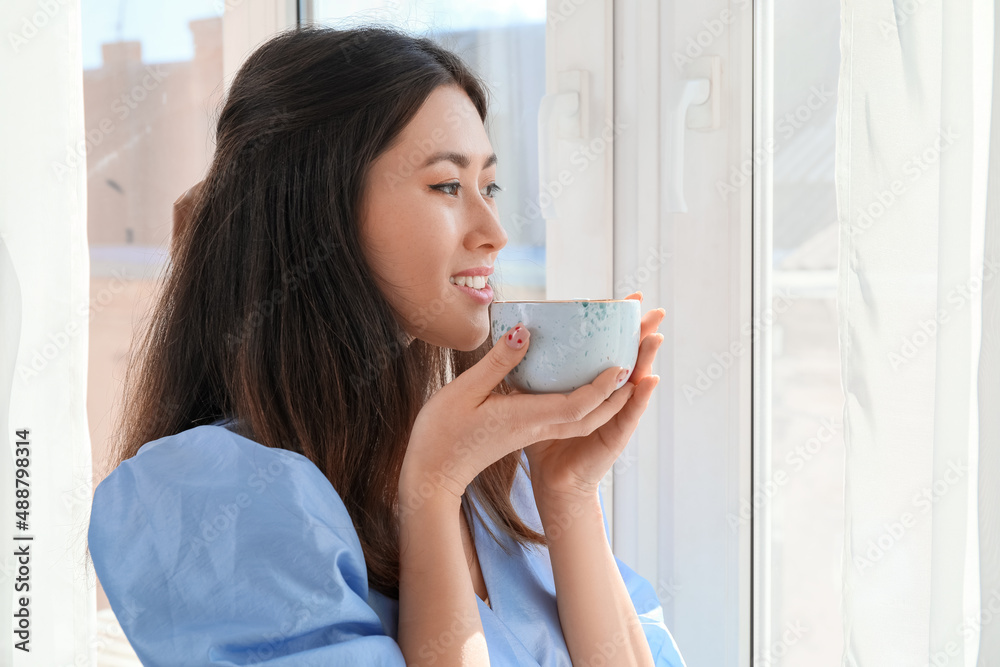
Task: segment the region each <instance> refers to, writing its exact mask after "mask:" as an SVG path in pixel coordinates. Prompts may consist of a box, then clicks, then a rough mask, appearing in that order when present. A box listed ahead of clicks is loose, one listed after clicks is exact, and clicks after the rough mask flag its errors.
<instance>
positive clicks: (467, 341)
mask: <svg viewBox="0 0 1000 667" xmlns="http://www.w3.org/2000/svg"><path fill="white" fill-rule="evenodd" d="M489 338H490V332H489V330H488V329H487V330H486V331H482V332H478V333H475V334H474V335H472V336H471V337H467V338H463V339H462V340H459V341H455V345H453V346H452V347H453V348H454V349H456V350H461V351H462V352H472V351H473V350H477V349H479V346H480V345H482V344H483V343H485V342H486V341H488V340H489Z"/></svg>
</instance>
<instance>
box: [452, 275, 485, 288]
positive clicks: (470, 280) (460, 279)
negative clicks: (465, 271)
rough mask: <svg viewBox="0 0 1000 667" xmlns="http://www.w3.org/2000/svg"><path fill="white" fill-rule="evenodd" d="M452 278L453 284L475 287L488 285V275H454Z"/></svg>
mask: <svg viewBox="0 0 1000 667" xmlns="http://www.w3.org/2000/svg"><path fill="white" fill-rule="evenodd" d="M450 280H451V282H452V284H454V285H461V286H463V287H472V288H474V289H483V288H484V287H486V276H452V277H451V278H450Z"/></svg>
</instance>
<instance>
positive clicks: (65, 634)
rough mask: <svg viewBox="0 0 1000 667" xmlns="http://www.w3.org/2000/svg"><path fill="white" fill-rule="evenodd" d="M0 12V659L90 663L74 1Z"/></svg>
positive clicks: (22, 2)
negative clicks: (0, 21)
mask: <svg viewBox="0 0 1000 667" xmlns="http://www.w3.org/2000/svg"><path fill="white" fill-rule="evenodd" d="M3 15H4V17H5V19H6V21H5V22H4V25H5V30H4V31H3V47H2V48H0V91H2V100H3V103H2V104H0V146H3V151H4V154H3V158H2V159H0V433H2V438H3V448H2V452H0V490H2V493H0V516H2V517H3V520H2V521H0V540H2V547H3V551H2V555H0V591H2V593H0V610H2V612H3V616H4V619H5V621H4V628H5V629H4V633H3V639H2V641H0V664H2V665H11V666H12V667H17V666H19V665H81V664H91V665H93V664H96V663H95V658H96V650H95V649H96V646H95V643H94V635H95V630H96V606H97V601H96V582H95V579H94V575H93V569H92V568H90V567H89V563H88V561H87V558H86V531H87V525H88V519H89V511H90V498H91V488H92V480H91V450H90V436H89V431H88V425H87V414H86V389H87V345H88V331H87V326H88V322H89V312H90V311H89V303H88V297H89V287H90V282H89V281H90V261H89V256H88V248H87V228H86V211H87V209H86V201H87V200H86V136H85V132H84V114H83V76H82V54H81V26H80V7H79V0H59V2H36V1H35V0H6V1H5V2H4V5H3ZM24 430H27V432H23V431H24ZM19 432H20V433H19ZM23 436H27V437H26V438H23ZM23 442H27V443H28V444H27V446H25V445H24V444H22V443H23ZM18 471H22V472H18ZM18 503H20V504H18ZM22 521H23V523H20V522H22ZM22 649H24V650H22Z"/></svg>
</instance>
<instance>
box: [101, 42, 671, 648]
mask: <svg viewBox="0 0 1000 667" xmlns="http://www.w3.org/2000/svg"><path fill="white" fill-rule="evenodd" d="M486 111H487V99H486V92H485V90H484V87H483V84H482V83H481V82H480V81H479V80H478V79H477V78H476V76H475V75H474V74H473V73H472V72H470V71H469V70H468V69H467V68H466V66H465V65H464V64H463V63H462V62H461V61H460V60H459V59H458V58H457V57H456V56H455V55H453V54H452V53H449V52H448V51H446V50H443V49H441V48H440V47H438V46H435V45H434V44H433V43H432V42H430V41H429V40H426V39H418V38H413V37H410V36H407V35H405V34H402V33H399V32H396V31H394V30H391V29H385V28H378V27H369V28H359V29H356V30H349V31H337V30H332V29H322V28H303V29H296V30H293V31H289V32H286V33H282V34H281V35H279V36H277V37H275V38H274V39H272V40H271V41H269V42H268V43H266V44H264V45H263V46H261V47H260V48H259V49H258V50H257V51H256V52H255V53H253V54H252V55H251V56H250V57H249V59H248V60H247V61H246V63H245V64H244V65H243V67H242V68H241V69H240V71H239V73H238V74H237V76H236V78H235V79H234V81H233V83H232V86H231V89H230V91H229V96H228V99H227V100H226V102H225V105H224V108H223V109H222V111H221V114H220V117H219V120H218V126H217V137H216V141H217V148H216V153H215V157H214V161H213V163H212V165H211V168H210V170H209V172H208V175H207V177H206V179H205V180H204V181H203V183H202V184H200V186H199V187H198V188H197V190H196V191H195V192H194V193H193V198H192V205H191V207H190V211H189V215H182V216H180V218H181V219H180V223H182V224H179V225H178V228H177V229H176V230H175V239H174V242H173V248H172V261H171V267H170V271H169V273H168V275H167V277H166V279H165V282H164V284H163V288H162V295H161V297H160V300H159V302H158V303H157V305H156V308H155V310H154V312H153V314H152V317H151V321H150V323H149V327H148V330H147V332H146V335H145V337H144V338H143V339H142V340H141V346H140V348H139V356H138V357H137V359H136V360H135V361H134V362H133V363H132V364H131V366H130V369H129V372H128V375H127V377H126V393H125V403H124V409H123V414H124V420H123V423H122V424H121V425H120V428H119V431H118V433H117V438H116V445H115V447H116V449H115V451H114V456H113V457H112V460H111V461H110V467H111V468H113V470H112V472H110V474H108V475H107V477H106V478H105V479H104V480H103V481H102V482H101V484H100V485H99V486H98V488H97V489H96V491H95V493H94V501H93V508H92V515H91V522H90V530H89V549H90V553H91V555H92V558H93V562H94V567H95V570H96V573H97V575H98V577H99V578H100V580H101V582H102V584H103V587H104V590H105V592H106V593H107V595H108V599H109V601H110V602H111V606H112V608H113V610H114V612H115V614H116V616H117V617H118V619H119V621H120V623H121V625H122V627H123V629H124V631H125V634H126V636H127V637H128V639H129V641H130V642H131V644H132V646H133V648H134V649H135V651H136V653H137V654H138V655H139V657H140V659H141V660H142V661H143V663H144V664H147V665H206V664H211V665H246V664H264V665H271V666H278V665H394V666H396V665H398V666H402V665H404V664H405V665H423V664H426V665H431V664H433V665H459V664H461V665H486V664H492V665H538V666H546V667H555V666H556V665H568V664H570V661H572V664H574V665H670V666H673V667H679V666H680V665H683V664H684V663H683V660H682V659H681V657H680V655H679V653H678V650H677V647H676V645H675V644H674V641H673V639H672V638H671V636H670V633H669V632H668V630H667V628H666V626H665V625H664V623H663V617H662V607H661V606H660V603H659V601H658V599H657V596H656V593H655V591H654V589H653V588H652V586H651V585H650V584H649V582H647V581H645V580H644V579H642V578H640V577H639V576H638V575H636V574H635V572H633V571H632V570H630V569H629V568H628V567H627V566H626V565H625V564H623V563H622V562H621V561H619V560H618V559H617V558H615V557H614V555H613V554H612V552H611V549H610V546H609V543H608V529H607V519H606V518H605V517H604V508H603V503H602V498H601V496H600V491H599V486H598V485H599V482H600V480H601V479H602V478H603V476H604V475H605V473H607V471H608V470H609V469H610V468H611V466H612V464H613V463H614V462H615V460H616V459H617V457H618V456H619V454H620V453H621V452H622V450H623V449H624V447H625V444H626V443H627V441H628V438H629V436H630V435H631V433H632V431H633V430H634V428H635V426H636V423H637V421H638V419H639V417H640V415H641V414H642V412H643V411H644V410H645V408H646V404H647V403H648V401H649V398H650V394H651V392H652V390H653V388H654V387H655V385H656V383H657V380H658V378H657V377H656V376H650V375H649V373H650V369H651V364H652V360H653V357H654V355H655V353H656V350H657V348H658V347H659V345H660V343H661V341H662V339H663V337H662V335H660V334H657V333H655V330H656V328H657V326H658V325H659V323H660V321H661V319H662V317H663V315H664V312H663V310H662V309H656V310H654V311H650V312H647V313H646V314H645V316H644V317H643V321H642V333H641V336H642V342H641V345H640V351H639V358H638V360H637V362H636V368H635V369H634V372H633V373H632V375H631V377H630V378H629V381H628V382H624V384H623V381H622V380H620V379H618V376H619V370H620V369H618V368H611V369H608V370H607V371H605V372H604V373H602V374H600V375H599V376H598V377H597V378H596V379H595V380H594V381H593V383H591V384H589V385H587V386H584V387H581V388H580V389H578V390H576V391H574V392H572V393H569V394H553V395H537V396H536V395H526V394H519V393H517V392H515V391H513V390H512V389H511V387H510V386H509V385H507V383H506V382H504V381H503V379H504V376H505V375H506V374H507V373H508V372H509V371H510V370H511V369H512V368H513V367H514V366H515V365H517V363H518V362H519V361H520V359H521V358H522V357H523V356H524V354H525V351H526V350H527V348H528V346H529V345H530V331H528V330H527V329H526V328H525V327H524V326H521V325H519V326H518V327H516V328H515V329H513V330H512V331H510V332H508V334H507V335H505V336H504V338H503V342H502V343H501V344H498V345H496V346H493V345H492V344H491V340H490V323H489V317H488V303H489V301H490V297H491V295H492V286H491V285H490V283H491V282H492V281H491V280H490V279H489V276H490V274H491V272H492V268H493V264H494V262H495V260H496V258H497V254H498V253H499V252H500V249H501V248H503V247H504V245H505V244H506V242H507V235H506V233H505V232H504V230H503V228H502V227H501V226H500V222H499V216H498V213H497V203H496V201H495V195H496V191H497V190H498V189H499V188H498V186H497V185H496V183H495V182H494V177H495V170H496V156H495V155H494V153H493V150H492V148H491V145H490V142H489V140H488V138H487V133H486V130H485V126H484V123H485V121H486V117H487V116H486ZM181 204H183V202H182V203H181ZM460 275H484V276H486V277H487V285H486V286H485V287H483V288H482V289H478V290H477V289H476V288H475V287H461V286H459V285H456V284H455V283H454V282H453V279H454V277H455V276H460ZM631 296H632V298H641V295H640V294H638V293H637V294H634V295H631Z"/></svg>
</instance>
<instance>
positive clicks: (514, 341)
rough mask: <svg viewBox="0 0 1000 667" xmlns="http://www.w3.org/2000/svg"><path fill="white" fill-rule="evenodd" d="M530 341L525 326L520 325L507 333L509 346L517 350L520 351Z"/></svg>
mask: <svg viewBox="0 0 1000 667" xmlns="http://www.w3.org/2000/svg"><path fill="white" fill-rule="evenodd" d="M527 340H528V330H527V329H525V328H524V327H523V326H521V325H520V324H518V325H517V326H516V327H514V328H513V329H511V330H510V331H509V332H508V333H507V344H508V345H510V346H511V347H512V348H514V349H515V350H519V349H521V348H522V347H524V343H525V342H526V341H527Z"/></svg>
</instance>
